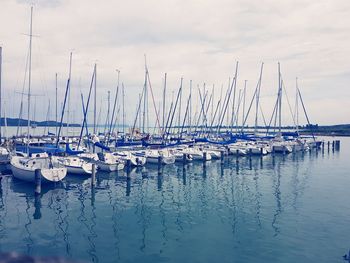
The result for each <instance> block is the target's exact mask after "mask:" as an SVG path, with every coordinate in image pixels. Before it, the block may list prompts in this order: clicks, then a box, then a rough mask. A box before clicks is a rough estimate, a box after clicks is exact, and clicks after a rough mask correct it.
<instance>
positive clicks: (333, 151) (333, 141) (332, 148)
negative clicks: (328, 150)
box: [332, 141, 335, 152]
mask: <svg viewBox="0 0 350 263" xmlns="http://www.w3.org/2000/svg"><path fill="white" fill-rule="evenodd" d="M334 145H335V143H334V141H332V152H334Z"/></svg>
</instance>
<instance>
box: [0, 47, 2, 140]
mask: <svg viewBox="0 0 350 263" xmlns="http://www.w3.org/2000/svg"><path fill="white" fill-rule="evenodd" d="M1 66H2V47H0V144H1V141H2V133H1V128H2V123H1V116H2V111H1V106H2V100H1V99H2V97H1V95H2V94H1V73H2V67H1Z"/></svg>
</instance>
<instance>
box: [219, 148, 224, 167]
mask: <svg viewBox="0 0 350 263" xmlns="http://www.w3.org/2000/svg"><path fill="white" fill-rule="evenodd" d="M220 162H221V165H223V164H224V151H221V152H220Z"/></svg>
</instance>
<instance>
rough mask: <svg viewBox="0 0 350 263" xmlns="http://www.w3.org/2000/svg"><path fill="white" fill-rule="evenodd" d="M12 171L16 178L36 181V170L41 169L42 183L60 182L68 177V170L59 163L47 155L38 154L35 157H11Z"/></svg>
mask: <svg viewBox="0 0 350 263" xmlns="http://www.w3.org/2000/svg"><path fill="white" fill-rule="evenodd" d="M10 163H11V170H12V174H13V176H14V177H15V178H17V179H20V180H23V181H26V182H34V181H35V170H37V169H40V174H41V178H42V182H44V183H45V182H59V181H61V180H63V179H64V178H65V177H66V174H67V169H66V168H64V167H60V166H59V164H58V163H57V162H55V161H54V160H53V159H52V158H50V157H49V156H48V155H47V154H46V153H44V154H36V155H35V157H22V156H12V157H11V162H10Z"/></svg>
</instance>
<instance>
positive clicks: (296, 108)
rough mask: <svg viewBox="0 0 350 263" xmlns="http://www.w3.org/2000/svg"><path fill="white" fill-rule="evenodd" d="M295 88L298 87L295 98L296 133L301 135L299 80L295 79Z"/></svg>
mask: <svg viewBox="0 0 350 263" xmlns="http://www.w3.org/2000/svg"><path fill="white" fill-rule="evenodd" d="M295 86H296V96H295V113H294V114H295V117H294V118H295V126H296V127H295V129H296V132H297V133H298V134H299V105H298V104H299V96H298V95H299V94H298V90H299V88H298V78H295Z"/></svg>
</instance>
